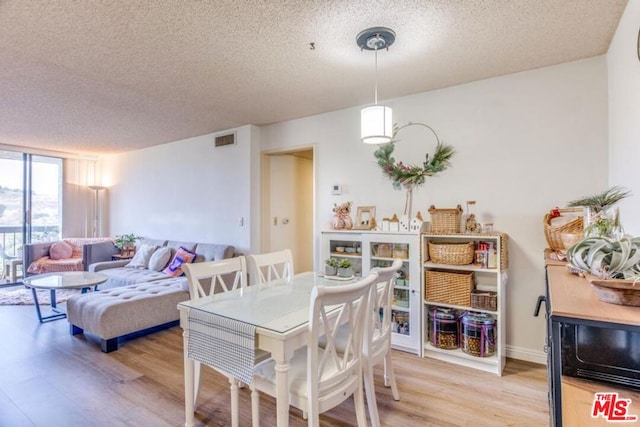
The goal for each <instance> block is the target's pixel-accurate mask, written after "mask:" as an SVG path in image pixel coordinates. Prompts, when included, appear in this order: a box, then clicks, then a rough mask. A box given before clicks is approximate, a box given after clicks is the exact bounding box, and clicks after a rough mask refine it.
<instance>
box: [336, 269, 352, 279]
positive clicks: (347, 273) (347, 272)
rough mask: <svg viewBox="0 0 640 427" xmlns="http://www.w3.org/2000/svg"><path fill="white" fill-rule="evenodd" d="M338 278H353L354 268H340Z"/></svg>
mask: <svg viewBox="0 0 640 427" xmlns="http://www.w3.org/2000/svg"><path fill="white" fill-rule="evenodd" d="M338 276H340V277H351V276H353V267H347V268H338Z"/></svg>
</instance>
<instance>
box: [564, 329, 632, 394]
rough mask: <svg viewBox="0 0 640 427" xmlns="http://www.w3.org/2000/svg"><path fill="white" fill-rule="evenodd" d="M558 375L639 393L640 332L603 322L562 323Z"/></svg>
mask: <svg viewBox="0 0 640 427" xmlns="http://www.w3.org/2000/svg"><path fill="white" fill-rule="evenodd" d="M561 333H562V337H561V342H562V352H561V354H562V374H563V375H568V376H572V377H580V378H587V379H592V380H597V381H604V382H608V383H611V384H617V385H621V386H626V387H630V388H633V389H635V390H640V331H634V330H629V329H628V326H627V325H618V324H614V323H605V322H589V321H584V322H582V321H581V322H580V323H563V324H562V328H561Z"/></svg>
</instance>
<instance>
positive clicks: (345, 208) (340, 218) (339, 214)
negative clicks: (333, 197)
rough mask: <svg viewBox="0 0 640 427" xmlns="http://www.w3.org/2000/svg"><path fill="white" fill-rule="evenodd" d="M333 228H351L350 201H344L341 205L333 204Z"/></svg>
mask: <svg viewBox="0 0 640 427" xmlns="http://www.w3.org/2000/svg"><path fill="white" fill-rule="evenodd" d="M333 212H334V214H333V228H334V230H351V228H352V227H353V221H351V202H344V203H343V204H341V205H338V204H336V203H334V205H333Z"/></svg>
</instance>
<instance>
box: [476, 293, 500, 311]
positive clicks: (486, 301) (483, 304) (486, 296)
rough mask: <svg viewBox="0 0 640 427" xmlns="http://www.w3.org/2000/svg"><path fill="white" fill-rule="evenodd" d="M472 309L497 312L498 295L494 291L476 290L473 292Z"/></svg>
mask: <svg viewBox="0 0 640 427" xmlns="http://www.w3.org/2000/svg"><path fill="white" fill-rule="evenodd" d="M471 307H473V308H479V309H481V310H491V311H496V309H497V308H498V294H497V293H496V292H493V291H479V290H475V291H473V292H471Z"/></svg>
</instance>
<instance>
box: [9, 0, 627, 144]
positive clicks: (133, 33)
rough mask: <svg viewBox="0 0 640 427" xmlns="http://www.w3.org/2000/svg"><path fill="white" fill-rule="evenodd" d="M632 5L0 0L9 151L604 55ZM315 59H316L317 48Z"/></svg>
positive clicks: (357, 98) (255, 117)
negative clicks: (379, 45)
mask: <svg viewBox="0 0 640 427" xmlns="http://www.w3.org/2000/svg"><path fill="white" fill-rule="evenodd" d="M626 3H627V1H626V0H430V1H427V0H425V1H418V0H415V1H410V0H403V1H397V0H395V1H374V2H371V1H370V0H369V1H362V0H353V1H344V0H324V1H323V0H318V1H288V0H279V1H265V0H250V1H242V0H236V1H226V0H224V1H222V0H221V1H188V0H173V1H170V0H167V1H140V0H138V1H130V0H103V1H75V0H48V1H46V2H41V1H24V0H4V1H3V0H0V64H1V66H0V145H1V144H4V145H15V146H28V147H35V148H40V149H49V150H58V151H66V152H74V153H84V154H101V153H115V152H123V151H129V150H133V149H139V148H143V147H148V146H152V145H156V144H162V143H166V142H170V141H176V140H180V139H184V138H188V137H192V136H198V135H203V134H206V133H211V132H216V131H220V130H225V129H229V128H232V127H236V126H240V125H245V124H255V125H264V124H267V123H273V122H279V121H283V120H288V119H292V118H297V117H304V116H308V115H312V114H317V113H322V112H327V111H332V110H338V109H342V108H347V107H353V106H359V105H365V104H369V103H372V102H373V82H374V81H373V72H372V71H373V65H374V62H373V59H374V57H373V53H371V52H367V51H364V52H361V51H360V50H359V49H358V47H357V46H356V43H355V37H356V35H357V34H358V33H359V32H360V31H361V30H363V29H365V28H368V27H372V26H387V27H390V28H393V29H394V30H395V31H396V33H397V38H396V42H395V44H394V45H393V46H392V47H391V48H390V49H389V51H383V52H381V53H380V54H379V68H378V70H379V73H378V79H379V97H380V98H381V99H387V98H393V97H398V96H402V95H407V94H411V93H417V92H422V91H428V90H432V89H437V88H442V87H447V86H451V85H456V84H460V83H464V82H469V81H474V80H479V79H484V78H488V77H493V76H499V75H504V74H508V73H513V72H518V71H522V70H528V69H533V68H538V67H544V66H548V65H552V64H558V63H561V62H566V61H571V60H576V59H580V58H586V57H590V56H595V55H601V54H604V53H606V51H607V48H608V46H609V43H610V42H611V39H612V37H613V34H614V32H615V29H616V27H617V25H618V22H619V20H620V16H621V15H622V12H623V11H624V7H625V5H626ZM312 42H313V43H314V44H315V49H313V50H312V49H310V43H312Z"/></svg>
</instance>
